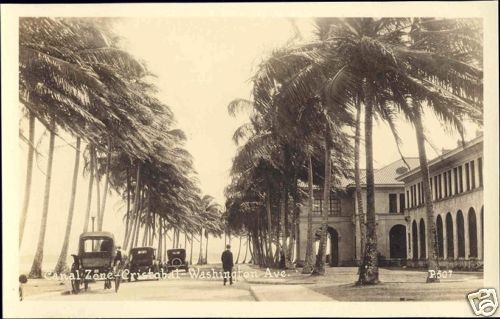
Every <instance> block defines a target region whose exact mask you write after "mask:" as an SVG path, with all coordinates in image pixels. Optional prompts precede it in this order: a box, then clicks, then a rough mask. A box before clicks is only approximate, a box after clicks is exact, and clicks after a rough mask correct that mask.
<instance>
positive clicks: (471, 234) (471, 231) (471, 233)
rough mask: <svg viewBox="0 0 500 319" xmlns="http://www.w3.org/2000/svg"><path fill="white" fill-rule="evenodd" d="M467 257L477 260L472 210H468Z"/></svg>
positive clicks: (473, 212)
mask: <svg viewBox="0 0 500 319" xmlns="http://www.w3.org/2000/svg"><path fill="white" fill-rule="evenodd" d="M467 215H468V219H469V257H476V258H477V221H476V212H475V211H474V208H472V207H471V208H469V213H468V214H467Z"/></svg>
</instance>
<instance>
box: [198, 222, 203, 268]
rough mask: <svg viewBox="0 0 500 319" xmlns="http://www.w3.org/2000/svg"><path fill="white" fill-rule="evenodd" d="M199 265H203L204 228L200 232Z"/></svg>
mask: <svg viewBox="0 0 500 319" xmlns="http://www.w3.org/2000/svg"><path fill="white" fill-rule="evenodd" d="M198 265H203V228H202V229H201V230H200V254H199V255H198Z"/></svg>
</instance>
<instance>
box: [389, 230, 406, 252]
mask: <svg viewBox="0 0 500 319" xmlns="http://www.w3.org/2000/svg"><path fill="white" fill-rule="evenodd" d="M389 247H390V256H391V257H390V258H406V226H404V225H394V226H393V227H392V228H391V230H390V231H389Z"/></svg>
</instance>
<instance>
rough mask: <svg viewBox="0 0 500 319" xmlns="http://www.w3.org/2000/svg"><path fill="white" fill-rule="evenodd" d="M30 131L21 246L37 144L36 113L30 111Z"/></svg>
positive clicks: (20, 227)
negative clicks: (35, 145)
mask: <svg viewBox="0 0 500 319" xmlns="http://www.w3.org/2000/svg"><path fill="white" fill-rule="evenodd" d="M28 117H29V132H28V161H27V168H26V182H25V186H24V200H23V208H22V211H21V221H20V222H19V247H20V246H21V243H22V239H23V234H24V226H25V225H26V216H27V215H28V207H29V202H30V195H31V179H32V177H33V158H34V153H35V152H34V151H35V148H34V144H35V115H34V114H33V113H32V112H29V115H28Z"/></svg>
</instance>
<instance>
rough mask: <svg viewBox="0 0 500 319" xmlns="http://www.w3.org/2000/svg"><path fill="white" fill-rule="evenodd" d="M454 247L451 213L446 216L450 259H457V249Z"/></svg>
mask: <svg viewBox="0 0 500 319" xmlns="http://www.w3.org/2000/svg"><path fill="white" fill-rule="evenodd" d="M453 245H454V241H453V218H452V217H451V213H448V214H446V246H447V251H446V254H447V255H448V258H454V257H455V249H454V247H453Z"/></svg>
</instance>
